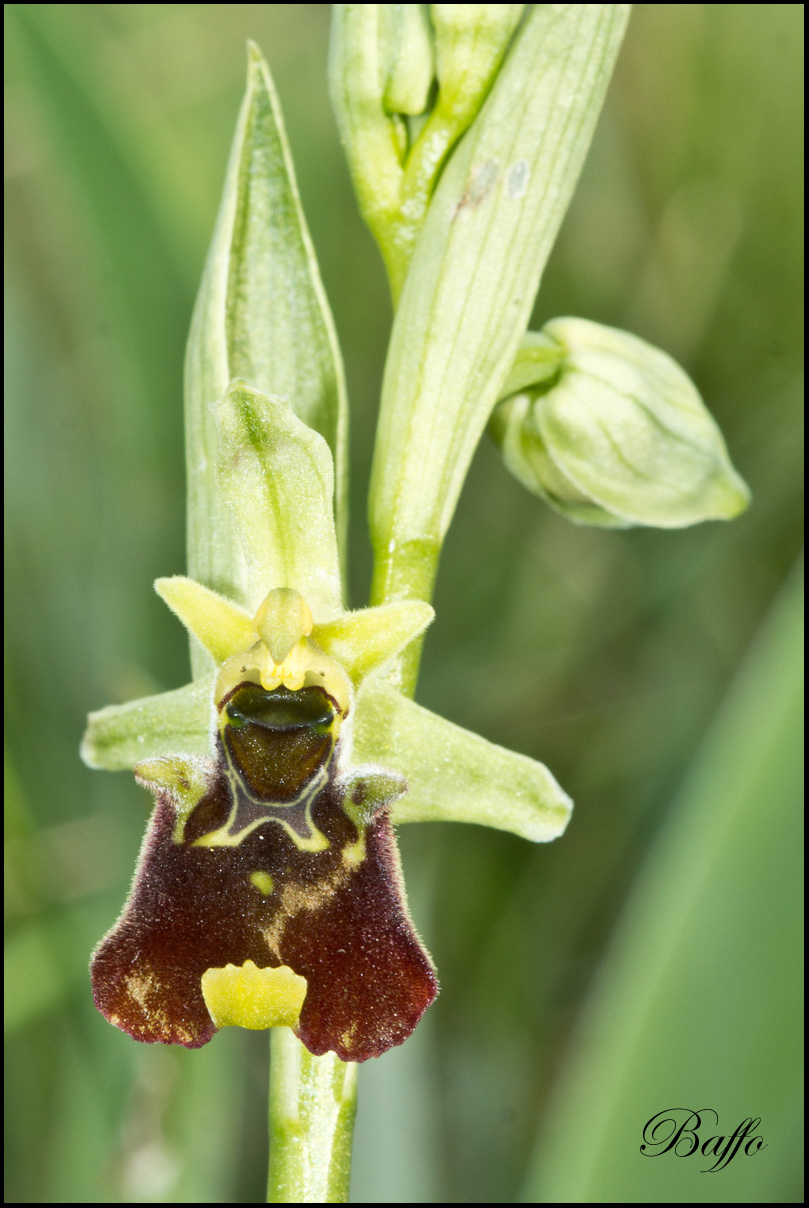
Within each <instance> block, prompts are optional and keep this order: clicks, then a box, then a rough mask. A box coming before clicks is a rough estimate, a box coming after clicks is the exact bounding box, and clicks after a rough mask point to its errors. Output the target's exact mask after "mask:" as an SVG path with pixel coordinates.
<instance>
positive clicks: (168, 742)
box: [81, 674, 214, 772]
mask: <svg viewBox="0 0 809 1208" xmlns="http://www.w3.org/2000/svg"><path fill="white" fill-rule="evenodd" d="M213 685H214V675H213V674H210V675H207V676H205V677H204V678H202V679H199V680H194V682H193V683H192V684H186V685H185V687H184V688H177V689H176V691H174V692H161V693H160V694H159V695H158V696H145V697H142V698H141V699H140V700H132V701H129V702H128V704H125V705H108V706H107V708H106V709H99V710H98V712H97V713H91V714H90V716H89V718H88V724H87V730H86V732H85V735H84V738H83V740H82V744H81V757H82V759H83V760H84V762H85V763H86V764H87V766H88V767H91V768H106V770H107V771H109V772H117V771H121V770H122V769H124V768H133V767H134V766H135V764H136V763H141V762H142V761H143V760H144V759H151V758H153V757H155V756H158V755H171V754H176V753H180V752H182V753H184V754H187V755H205V754H207V753H208V751H209V748H210V742H211V739H210V732H211V722H212V713H211V710H212V700H213Z"/></svg>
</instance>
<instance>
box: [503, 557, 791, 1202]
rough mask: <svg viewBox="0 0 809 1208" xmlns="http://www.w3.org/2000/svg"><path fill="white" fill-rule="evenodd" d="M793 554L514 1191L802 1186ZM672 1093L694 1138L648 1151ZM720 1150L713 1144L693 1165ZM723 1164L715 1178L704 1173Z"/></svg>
mask: <svg viewBox="0 0 809 1208" xmlns="http://www.w3.org/2000/svg"><path fill="white" fill-rule="evenodd" d="M802 569H803V568H802V566H801V567H798V568H796V571H795V573H793V575H792V577H791V579H790V580H789V581H788V582H787V584H786V585H785V587H784V588H783V589H782V591H781V595H780V597H779V598H778V599H777V601H776V604H775V606H774V607H773V609H772V611H771V614H770V616H769V617H768V618H767V620H766V621H765V623H764V626H763V627H762V631H761V633H760V634H759V636H758V638H757V640H756V643H755V645H754V646H753V648H752V649H751V651H750V654H749V656H748V657H747V659H746V661H745V662H744V663H743V664H742V668H741V672H740V674H739V676H738V678H737V680H736V682H735V683H734V684H733V686H732V687H731V689H730V691H729V693H728V695H727V698H726V701H725V703H724V705H723V707H722V710H721V712H720V713H719V715H718V717H717V720H716V722H715V724H714V726H713V727H712V729H711V731H710V733H709V734H708V736H707V738H706V741H705V744H704V746H703V748H702V749H701V751H700V752H699V753H698V754H697V757H696V759H695V761H694V764H693V767H692V768H691V771H690V773H689V775H688V777H687V780H686V782H685V783H684V785H683V788H682V791H681V793H680V795H679V799H678V800H677V801H675V802H674V803H673V808H672V809H670V810H668V811H667V812H666V816H665V818H664V820H663V825H662V826H661V828H660V832H659V834H658V835H657V837H656V839H655V842H654V843H653V845H652V847H651V850H650V852H649V854H648V856H647V857H646V861H645V864H644V866H643V867H642V868H641V870H640V873H639V876H638V878H637V882H636V884H635V886H634V888H633V890H632V892H631V894H630V895H629V897H628V900H627V902H626V904H625V907H624V911H623V917H622V918H621V919H619V922H618V926H617V928H616V929H615V931H614V934H613V937H612V940H611V942H610V945H609V947H608V949H607V951H606V953H605V955H604V957H603V958H602V962H601V966H600V969H599V975H598V977H597V978H596V979H595V984H594V985H593V987H592V990H591V993H590V998H589V1001H588V1002H586V1003H585V1007H584V1011H583V1013H582V1017H581V1026H580V1027H579V1028H578V1029H577V1032H576V1033H575V1034H574V1036H573V1037H572V1040H571V1044H570V1052H569V1054H568V1057H567V1061H566V1063H565V1064H563V1065H562V1067H561V1069H560V1071H559V1076H558V1079H557V1084H556V1094H555V1095H554V1097H553V1099H552V1101H551V1104H550V1107H549V1110H548V1112H547V1114H546V1116H545V1120H544V1124H543V1128H542V1134H541V1136H540V1137H539V1139H538V1144H537V1148H536V1152H535V1161H534V1162H533V1163H532V1169H531V1172H530V1177H529V1179H528V1181H527V1184H526V1187H525V1192H524V1196H523V1197H522V1199H521V1202H523V1203H529V1204H537V1203H539V1204H560V1203H562V1204H614V1203H630V1204H671V1203H686V1204H689V1203H693V1204H704V1203H705V1202H706V1201H707V1202H709V1203H727V1204H739V1203H744V1204H784V1203H801V1202H802V1192H801V1182H802V1166H803V1161H802V1157H803V1153H802V1151H803V1130H802V1127H801V1115H802V1112H801V1101H802V1098H803V1094H802V1082H803V1078H802V1064H803V1063H802V1059H801V1057H802V1048H803V1031H804V1028H803V976H802V963H803V962H802V956H803V934H802V933H803V901H802V899H803V872H804V869H803V863H804V861H803V843H802V837H803V835H802V832H803V784H802V780H803V762H804V734H803V728H804V727H803V696H804V685H803V667H804V658H803V630H804V608H803V605H804V600H803V575H802ZM672 1109H673V1112H674V1113H676V1115H675V1120H676V1125H677V1126H679V1125H681V1124H683V1122H684V1120H685V1111H686V1110H690V1109H693V1110H694V1111H697V1112H702V1113H703V1114H702V1128H701V1129H700V1130H699V1133H700V1135H699V1141H698V1142H697V1143H698V1144H699V1145H700V1146H705V1148H702V1152H701V1153H700V1152H696V1153H694V1155H693V1156H692V1157H687V1156H679V1155H685V1154H686V1153H687V1146H686V1144H682V1145H681V1146H680V1147H679V1150H678V1151H677V1152H676V1153H675V1152H668V1153H665V1152H663V1149H664V1144H663V1145H661V1144H660V1143H661V1142H663V1139H664V1136H672V1135H673V1133H672V1129H673V1126H670V1127H669V1128H665V1127H661V1128H660V1129H659V1131H658V1133H657V1135H656V1136H652V1135H651V1134H652V1132H653V1127H649V1128H648V1129H647V1130H646V1131H645V1132H644V1126H645V1125H646V1123H647V1121H649V1120H650V1119H651V1118H652V1117H654V1116H656V1115H657V1113H663V1112H665V1113H666V1115H671V1114H672ZM705 1109H708V1110H707V1111H706V1110H705ZM713 1113H716V1115H714V1114H713ZM751 1118H753V1119H755V1118H758V1121H759V1122H758V1124H757V1125H756V1126H754V1127H753V1128H752V1129H751V1130H750V1132H749V1133H748V1139H747V1140H746V1141H745V1142H741V1141H739V1142H738V1144H737V1143H736V1142H735V1141H734V1140H733V1138H732V1136H731V1134H732V1133H733V1130H734V1128H736V1127H737V1126H738V1128H739V1129H740V1130H741V1128H743V1126H744V1122H745V1119H747V1120H751ZM660 1123H661V1124H662V1121H661V1122H660ZM717 1134H719V1135H723V1136H724V1138H727V1140H726V1143H725V1145H724V1146H723V1145H721V1144H720V1145H719V1146H717V1145H716V1143H715V1142H716V1137H717ZM756 1134H758V1135H763V1140H764V1143H765V1145H766V1148H764V1147H762V1148H761V1150H760V1151H759V1148H758V1146H757V1145H756V1144H755V1142H754V1141H752V1138H753V1137H754V1136H755V1135H756ZM709 1138H713V1140H714V1143H713V1144H711V1143H710V1142H709ZM748 1141H749V1142H750V1143H749V1144H748ZM654 1142H657V1145H655V1144H654ZM641 1144H646V1145H647V1150H646V1152H645V1153H643V1154H642V1153H641V1152H640V1146H641ZM723 1152H724V1153H725V1155H726V1156H727V1161H725V1162H724V1163H722V1164H720V1165H719V1166H718V1167H716V1168H715V1169H714V1170H713V1173H702V1172H703V1171H706V1172H709V1171H711V1168H712V1167H715V1166H716V1163H717V1161H718V1159H719V1157H720V1155H721V1154H722V1153H723ZM649 1158H651V1159H652V1160H651V1161H650V1160H648V1159H649ZM720 1179H721V1189H719V1190H711V1189H708V1188H706V1187H705V1184H706V1183H707V1182H709V1181H710V1182H711V1183H714V1182H715V1183H716V1185H717V1186H719V1180H720Z"/></svg>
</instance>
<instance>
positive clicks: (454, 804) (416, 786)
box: [354, 677, 573, 843]
mask: <svg viewBox="0 0 809 1208" xmlns="http://www.w3.org/2000/svg"><path fill="white" fill-rule="evenodd" d="M354 758H355V760H356V761H357V762H362V761H364V760H367V761H369V762H371V761H373V762H379V763H382V764H383V765H384V766H386V767H391V768H394V769H395V770H396V771H397V772H400V773H401V774H402V775H403V776H404V777H405V779H406V780H407V785H408V791H407V794H406V796H404V797H402V798H401V799H400V800H399V801H397V802H396V803H395V805H394V806H393V809H392V811H391V816H392V818H393V821H394V823H397V824H398V823H403V822H474V823H477V824H478V825H480V826H492V827H495V828H496V829H497V830H506V831H511V833H512V834H515V835H520V836H521V837H522V838H523V839H530V840H532V841H533V842H535V843H544V842H548V841H549V840H551V839H555V838H557V837H558V836H559V835H561V834H562V832H563V831H564V829H565V827H566V826H567V823H568V819H569V818H570V813H571V810H572V808H573V803H572V801H571V800H570V798H569V797H568V795H567V793H565V791H564V790H563V789H562V788H560V786H559V785H558V784H557V782H556V780H555V779H554V777H553V776H552V775H551V773H550V772H549V771H548V769H547V768H546V767H545V766H544V765H543V764H541V763H537V762H536V761H535V760H533V759H529V758H528V757H527V756H525V755H518V754H516V753H515V752H513V751H507V750H506V749H505V748H504V747H499V746H496V745H495V744H494V743H491V742H487V741H486V739H485V738H481V737H480V736H479V735H477V734H472V733H470V731H469V730H464V729H462V728H461V727H460V726H456V725H453V724H452V722H449V721H446V720H445V719H444V718H442V717H438V716H437V715H436V714H435V713H431V712H430V710H429V709H424V708H422V706H421V705H417V704H415V702H414V701H411V700H408V699H407V698H406V697H404V696H402V695H401V694H400V693H399V692H397V691H396V689H394V688H391V687H390V686H389V685H388V684H386V683H385V682H384V681H383V680H381V679H380V678H379V677H373V678H372V679H369V680H368V681H366V684H365V686H364V687H363V689H362V690H361V692H360V694H359V697H358V699H357V706H356V721H355V731H354Z"/></svg>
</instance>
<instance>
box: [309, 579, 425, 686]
mask: <svg viewBox="0 0 809 1208" xmlns="http://www.w3.org/2000/svg"><path fill="white" fill-rule="evenodd" d="M434 616H435V613H434V612H433V609H432V608H431V606H430V605H429V604H425V603H424V602H423V601H422V600H402V601H400V602H398V603H393V604H380V606H379V607H378V608H363V609H361V610H360V611H358V612H345V613H343V614H342V616H339V617H337V618H336V619H335V620H333V621H329V622H327V623H326V624H325V625H316V626H315V628H314V630H313V632H312V637H313V638H314V639H315V641H316V642H317V643H318V645H319V646H322V647H323V649H324V650H325V651H326V654H328V655H330V656H331V657H332V658H333V659H336V661H337V662H338V663H341V664H342V665H343V666H344V667H345V669H346V671H347V672H348V674H349V675H350V676H351V679H352V680H353V682H354V684H355V686H359V684H360V683H361V682H362V680H364V679H365V677H366V676H367V675H370V673H371V672H372V671H375V670H377V669H378V668H380V667H382V666H383V665H384V664H385V663H387V662H388V661H389V660H390V659H392V658H393V657H394V656H395V655H397V654H398V653H399V651H400V650H403V649H404V647H405V646H407V644H408V643H409V642H412V641H413V639H414V638H417V637H418V636H419V634H421V633H423V632H424V630H425V629H426V628H427V626H428V625H429V624H430V622H431V621H432V619H433V617H434Z"/></svg>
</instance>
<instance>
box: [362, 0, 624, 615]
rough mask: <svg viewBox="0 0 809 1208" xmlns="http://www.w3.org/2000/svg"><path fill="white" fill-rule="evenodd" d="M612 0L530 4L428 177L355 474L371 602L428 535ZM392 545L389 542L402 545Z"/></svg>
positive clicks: (595, 70) (591, 109)
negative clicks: (434, 182)
mask: <svg viewBox="0 0 809 1208" xmlns="http://www.w3.org/2000/svg"><path fill="white" fill-rule="evenodd" d="M627 13H628V6H627V5H620V4H569V5H537V6H536V7H535V8H534V9H533V11H532V12H531V14H530V15H529V17H528V19H527V21H526V23H525V25H524V27H523V28H522V30H521V31H520V32H519V33H518V35H517V36H516V39H515V42H514V44H513V46H512V49H511V51H510V52H509V54H508V56H507V58H506V60H505V62H504V64H503V66H502V67H501V69H500V72H499V74H498V76H497V79H496V81H495V83H494V86H493V88H492V91H491V93H490V94H489V97H488V99H487V100H486V102H485V104H484V106H483V108H482V110H481V112H480V113H479V114H478V116H477V118H476V119H475V122H474V124H473V126H472V128H471V130H470V131H469V132H468V134H467V135H466V137H465V139H464V141H463V142H462V143H461V144H460V146H459V148H458V150H457V151H456V152H455V154H454V155H453V157H452V158H451V160H450V161H449V164H448V165H447V167H446V168H445V170H444V173H443V175H442V177H441V180H440V182H439V185H438V188H437V190H436V193H435V196H434V197H433V200H432V202H431V203H430V209H429V212H428V214H427V218H426V221H425V223H424V227H423V228H422V231H421V234H420V235H419V239H418V243H417V245H416V250H415V252H414V255H413V260H412V262H411V265H410V270H409V273H408V277H407V282H406V284H405V288H404V292H403V294H402V298H401V301H400V304H399V308H398V311H397V314H396V319H395V322H394V326H393V335H392V339H391V347H390V352H389V356H388V362H387V366H386V370H385V379H384V384H383V390H382V408H381V414H380V421H379V434H378V438H377V444H376V454H375V459H374V469H373V476H372V486H371V528H372V539H373V545H374V550H375V553H376V555H377V559H378V563H379V568H380V569H379V571H378V578H377V581H376V583H375V588H374V598H375V599H376V600H381V599H383V598H385V597H387V598H390V597H391V596H392V595H394V596H395V595H399V596H400V598H401V597H403V596H406V595H410V594H415V593H413V592H412V590H411V589H410V587H409V584H407V583H406V582H405V583H398V584H397V579H402V578H403V577H404V576H403V575H402V574H401V573H400V572H399V570H398V563H399V561H400V559H401V558H402V557H403V556H404V557H406V556H407V551H408V550H409V549H412V548H413V547H414V544H415V543H427V544H429V543H433V544H436V543H440V541H441V540H442V538H443V536H444V534H445V532H446V530H447V527H448V525H449V523H450V520H451V518H452V514H453V511H454V509H455V504H456V502H457V499H458V495H459V492H460V489H461V485H462V483H463V481H464V478H465V476H466V473H467V470H468V468H469V463H470V461H471V458H472V454H473V452H474V450H475V447H476V445H477V443H478V440H479V438H480V435H481V432H482V431H483V428H484V426H485V424H486V422H487V420H488V418H489V416H490V414H491V411H492V408H493V406H494V404H495V402H496V400H497V397H498V395H499V392H500V389H501V387H502V385H503V381H504V379H505V378H506V376H507V374H508V371H509V369H510V368H511V366H512V365H513V363H514V358H515V354H516V352H517V348H518V345H519V342H520V339H521V338H522V336H523V333H524V331H525V328H526V324H527V320H528V316H529V314H530V312H531V308H532V306H533V303H534V297H535V294H536V290H537V287H538V285H539V280H540V276H541V273H542V270H543V268H544V265H545V262H546V260H547V257H548V254H549V252H550V249H551V247H552V245H553V242H554V240H555V238H556V233H557V231H558V229H559V225H560V223H561V221H562V218H563V217H564V213H565V210H566V209H567V205H568V202H569V200H570V197H571V195H572V192H573V189H574V187H575V184H576V181H577V179H578V176H579V173H580V170H581V167H582V164H583V161H584V156H585V154H586V151H587V148H588V146H589V143H590V139H591V137H592V134H593V130H594V128H595V123H596V119H597V117H598V114H599V111H600V109H601V104H602V101H603V97H604V93H605V91H606V87H607V83H608V81H609V78H610V75H611V72H612V66H613V63H614V60H615V56H616V54H617V52H618V47H619V46H620V42H621V38H622V36H623V31H624V26H625V24H626V19H627ZM403 552H404V553H403Z"/></svg>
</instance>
